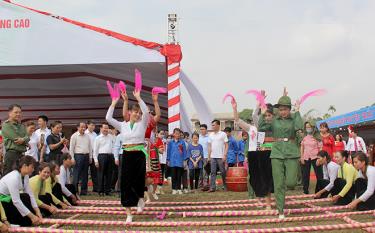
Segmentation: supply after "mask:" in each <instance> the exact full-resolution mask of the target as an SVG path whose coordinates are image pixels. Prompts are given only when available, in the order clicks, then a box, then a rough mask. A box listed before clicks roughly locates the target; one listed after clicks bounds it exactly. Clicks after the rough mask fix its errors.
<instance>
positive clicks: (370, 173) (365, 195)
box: [358, 166, 375, 202]
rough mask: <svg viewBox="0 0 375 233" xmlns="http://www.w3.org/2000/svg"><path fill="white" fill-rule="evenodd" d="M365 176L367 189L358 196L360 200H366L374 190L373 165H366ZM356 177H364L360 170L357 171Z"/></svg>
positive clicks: (374, 169)
mask: <svg viewBox="0 0 375 233" xmlns="http://www.w3.org/2000/svg"><path fill="white" fill-rule="evenodd" d="M366 176H367V189H366V191H365V192H364V193H363V194H362V195H361V196H360V197H359V198H358V199H360V200H361V201H363V202H365V201H367V200H368V199H369V198H370V197H371V196H372V195H374V192H375V167H374V166H367V171H366ZM358 178H365V177H364V176H363V174H362V171H358Z"/></svg>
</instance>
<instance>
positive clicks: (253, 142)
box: [236, 119, 258, 151]
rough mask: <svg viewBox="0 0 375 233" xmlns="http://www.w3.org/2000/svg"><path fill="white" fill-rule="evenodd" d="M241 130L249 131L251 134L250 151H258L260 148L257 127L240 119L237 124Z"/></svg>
mask: <svg viewBox="0 0 375 233" xmlns="http://www.w3.org/2000/svg"><path fill="white" fill-rule="evenodd" d="M236 123H237V124H238V126H239V127H241V129H243V130H245V131H247V133H248V134H249V149H248V151H256V150H257V148H258V129H257V127H255V126H253V125H250V124H248V123H246V122H245V121H243V120H242V119H238V121H237V122H236Z"/></svg>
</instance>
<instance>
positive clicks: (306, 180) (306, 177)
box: [302, 159, 323, 194]
mask: <svg viewBox="0 0 375 233" xmlns="http://www.w3.org/2000/svg"><path fill="white" fill-rule="evenodd" d="M316 160H317V159H313V160H311V159H309V160H305V164H302V183H303V192H304V193H306V194H307V193H309V186H310V169H311V166H312V167H313V168H314V172H315V175H316V178H317V180H321V179H323V169H322V166H317V165H316Z"/></svg>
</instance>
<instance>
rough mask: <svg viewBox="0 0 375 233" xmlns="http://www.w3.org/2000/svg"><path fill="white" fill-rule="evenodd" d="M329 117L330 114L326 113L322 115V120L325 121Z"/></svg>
mask: <svg viewBox="0 0 375 233" xmlns="http://www.w3.org/2000/svg"><path fill="white" fill-rule="evenodd" d="M330 117H331V114H329V113H326V114H324V115H323V119H324V120H325V119H328V118H330Z"/></svg>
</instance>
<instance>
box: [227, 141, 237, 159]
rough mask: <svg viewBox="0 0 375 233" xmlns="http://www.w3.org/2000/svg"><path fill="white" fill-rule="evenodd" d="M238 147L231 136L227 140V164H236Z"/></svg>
mask: <svg viewBox="0 0 375 233" xmlns="http://www.w3.org/2000/svg"><path fill="white" fill-rule="evenodd" d="M237 153H238V145H237V141H236V139H234V137H233V136H231V137H229V138H228V156H227V163H237Z"/></svg>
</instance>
